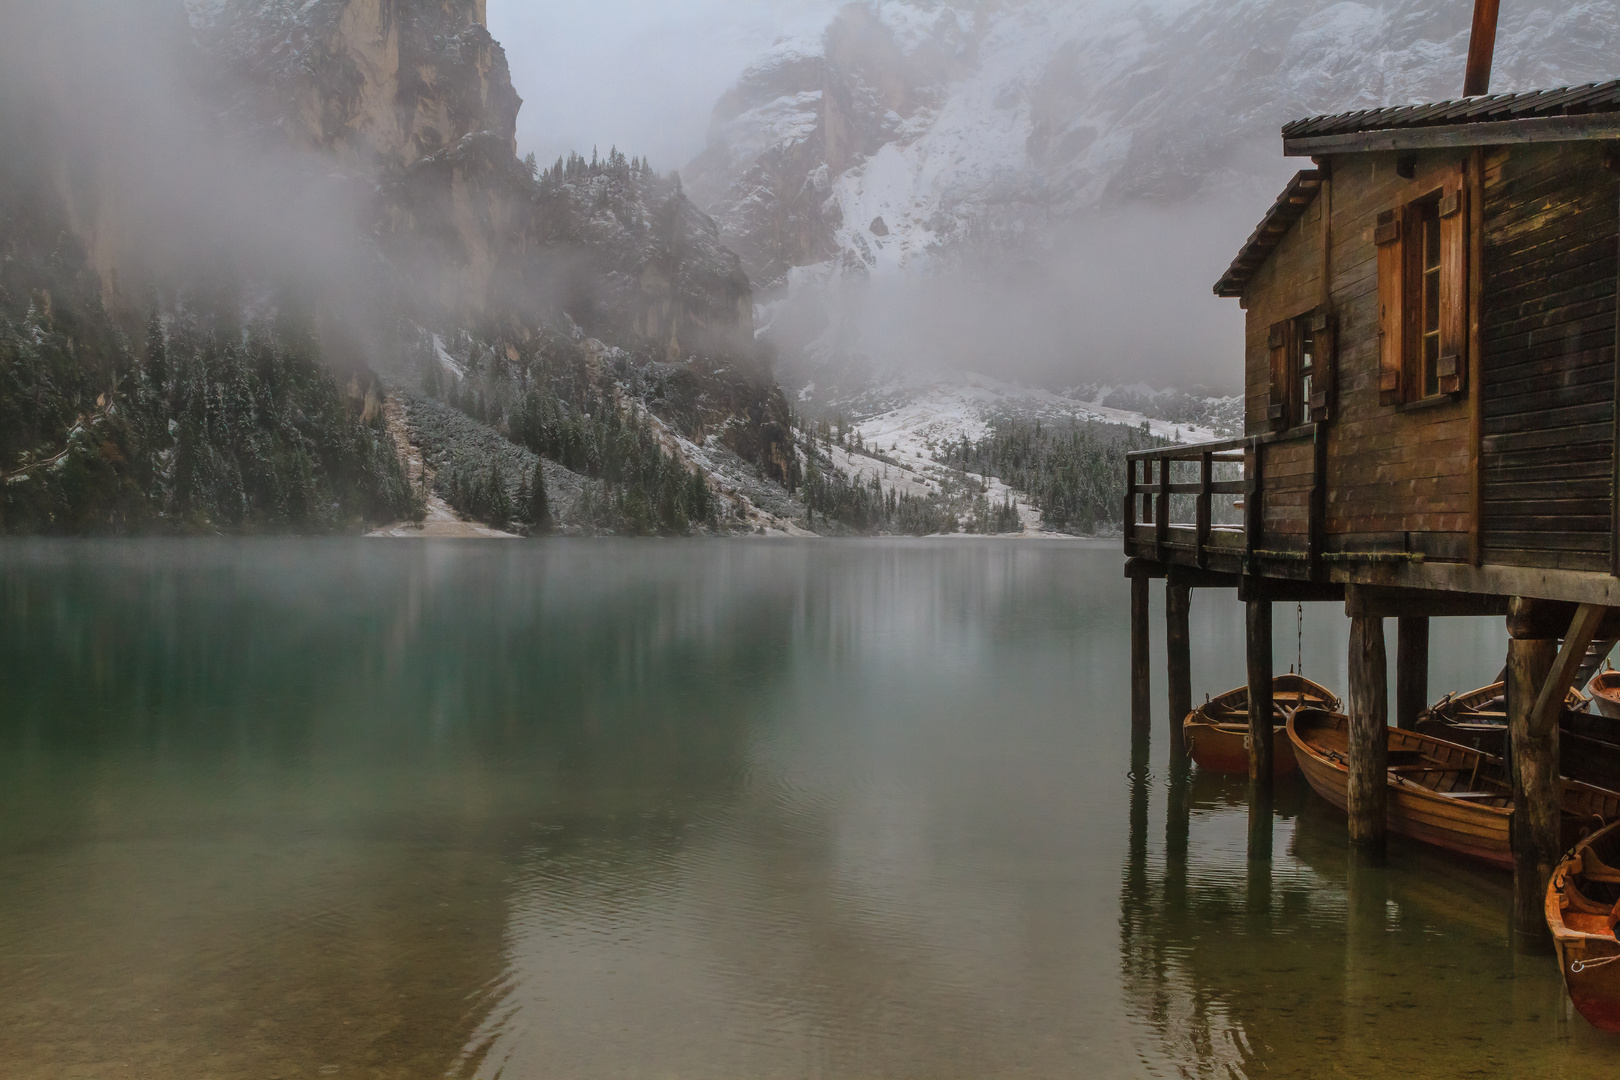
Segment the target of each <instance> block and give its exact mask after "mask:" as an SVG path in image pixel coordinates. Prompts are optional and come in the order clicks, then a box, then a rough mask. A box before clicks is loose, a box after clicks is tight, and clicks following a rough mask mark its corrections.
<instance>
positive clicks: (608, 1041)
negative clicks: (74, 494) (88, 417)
mask: <svg viewBox="0 0 1620 1080" xmlns="http://www.w3.org/2000/svg"><path fill="white" fill-rule="evenodd" d="M1121 567H1122V557H1121V556H1120V554H1119V552H1118V548H1117V545H1116V544H1112V543H1101V542H1075V541H1052V542H1029V541H1006V540H979V541H973V540H964V539H952V540H923V541H898V540H880V541H808V542H797V541H767V540H754V541H691V542H685V541H641V542H638V541H557V542H530V543H517V542H513V543H497V542H477V541H465V542H456V541H446V542H427V541H347V540H339V541H275V540H265V541H224V540H220V541H174V542H153V543H133V542H132V543H97V542H59V543H48V544H47V543H7V544H4V545H0V1062H3V1063H4V1064H3V1066H0V1073H3V1074H4V1075H5V1076H6V1077H8V1078H10V1080H34V1078H46V1077H50V1078H61V1077H71V1078H87V1077H95V1078H100V1077H109V1078H110V1077H120V1078H123V1077H133V1078H145V1077H151V1078H169V1077H215V1078H229V1080H234V1078H248V1077H254V1078H269V1077H280V1078H284V1080H292V1078H295V1077H300V1078H301V1077H320V1076H337V1077H368V1078H405V1077H441V1076H447V1075H448V1076H454V1077H486V1078H493V1077H497V1076H501V1077H505V1078H507V1080H515V1078H527V1077H546V1078H573V1077H580V1078H594V1077H602V1078H609V1077H611V1078H626V1077H678V1078H687V1077H691V1078H715V1080H720V1078H736V1077H807V1076H816V1077H849V1078H856V1077H860V1078H869V1077H899V1076H907V1077H985V1076H1028V1077H1071V1076H1072V1077H1085V1078H1095V1077H1102V1078H1111V1077H1223V1078H1224V1077H1259V1076H1298V1077H1320V1076H1324V1075H1341V1076H1354V1077H1386V1076H1387V1077H1395V1076H1401V1077H1409V1076H1448V1077H1458V1076H1489V1077H1503V1076H1523V1077H1538V1078H1542V1077H1585V1076H1594V1077H1595V1076H1612V1074H1613V1068H1614V1061H1615V1060H1616V1059H1615V1054H1616V1050H1617V1048H1620V1043H1617V1042H1616V1041H1615V1040H1614V1039H1613V1038H1612V1037H1606V1036H1603V1035H1602V1034H1600V1033H1599V1032H1596V1031H1594V1030H1593V1029H1591V1028H1589V1027H1588V1026H1587V1025H1586V1024H1585V1022H1584V1021H1582V1020H1581V1019H1580V1018H1579V1017H1577V1016H1574V1015H1573V1013H1572V1012H1571V1010H1570V1008H1569V1006H1568V1004H1567V1001H1566V999H1565V997H1564V994H1563V990H1562V987H1561V985H1560V982H1559V976H1558V971H1557V969H1556V966H1555V964H1554V962H1553V961H1552V959H1551V958H1549V957H1542V956H1524V955H1518V954H1516V953H1515V952H1514V951H1513V950H1512V949H1511V948H1510V945H1509V933H1508V912H1509V889H1508V878H1507V876H1506V875H1505V874H1501V873H1497V872H1495V871H1490V870H1481V869H1476V868H1474V867H1472V866H1470V865H1468V864H1466V863H1462V862H1459V861H1456V860H1454V859H1452V858H1449V857H1447V856H1444V855H1441V854H1438V853H1433V852H1430V851H1427V850H1425V849H1422V848H1419V847H1415V846H1413V845H1411V844H1408V843H1405V842H1403V841H1402V840H1401V839H1399V838H1396V837H1392V838H1391V840H1390V843H1391V853H1390V858H1389V863H1388V866H1387V867H1385V868H1381V869H1372V868H1367V867H1364V866H1358V865H1354V864H1352V862H1351V861H1350V860H1349V858H1348V856H1347V853H1346V849H1345V843H1344V822H1343V819H1342V818H1341V817H1340V816H1339V815H1337V814H1336V813H1335V812H1334V811H1333V810H1332V809H1331V808H1329V807H1327V806H1326V805H1325V804H1324V803H1322V802H1321V801H1320V800H1318V799H1317V798H1316V797H1315V796H1314V795H1312V794H1311V793H1310V792H1309V791H1308V789H1306V788H1304V786H1303V783H1302V782H1299V783H1296V782H1294V781H1293V780H1288V781H1285V782H1283V783H1282V784H1280V785H1279V789H1278V794H1277V801H1276V814H1275V817H1274V819H1273V823H1272V825H1273V827H1272V830H1271V835H1270V841H1271V857H1270V858H1269V860H1267V859H1263V858H1262V859H1251V858H1250V857H1249V826H1248V814H1247V807H1246V802H1245V793H1244V784H1243V783H1242V781H1240V780H1229V779H1225V778H1220V777H1212V776H1205V775H1200V774H1198V773H1197V772H1196V770H1193V771H1189V770H1187V769H1185V768H1182V767H1178V766H1177V765H1176V764H1175V763H1173V762H1172V761H1171V759H1170V753H1169V749H1168V740H1167V738H1166V730H1167V724H1168V720H1167V718H1166V717H1165V715H1164V712H1165V703H1164V688H1163V685H1162V676H1163V651H1162V639H1161V638H1160V636H1159V634H1160V632H1161V631H1162V619H1156V625H1155V627H1154V631H1155V649H1156V651H1155V654H1154V663H1155V679H1156V693H1157V695H1158V696H1157V700H1156V709H1157V713H1156V716H1155V722H1154V730H1153V743H1152V746H1151V749H1146V748H1143V747H1141V746H1138V747H1136V748H1135V749H1136V750H1137V753H1136V754H1135V755H1134V756H1133V747H1132V739H1131V730H1130V721H1129V685H1128V675H1129V664H1128V661H1129V638H1128V610H1129V608H1128V582H1126V580H1125V579H1124V578H1123V577H1122V576H1121ZM1156 589H1157V586H1156ZM1154 602H1155V611H1156V612H1162V610H1163V605H1162V594H1160V593H1158V592H1157V591H1156V592H1155V595H1154ZM1275 623H1276V633H1277V650H1276V655H1277V669H1278V670H1279V671H1282V670H1286V669H1287V668H1288V666H1289V665H1291V664H1296V663H1298V664H1300V665H1301V666H1302V668H1303V671H1304V673H1305V674H1306V675H1308V676H1311V677H1313V678H1315V679H1317V680H1318V681H1321V682H1325V683H1327V684H1328V685H1330V686H1332V687H1334V688H1335V689H1337V690H1338V691H1339V692H1341V693H1342V692H1343V690H1344V687H1345V666H1346V660H1345V642H1346V638H1347V633H1348V620H1347V619H1345V618H1344V615H1343V610H1342V607H1336V606H1334V605H1327V604H1319V605H1309V606H1307V607H1306V609H1305V610H1304V612H1303V622H1302V624H1301V623H1299V622H1297V621H1296V611H1295V609H1294V608H1293V607H1292V606H1291V605H1290V606H1287V607H1285V606H1283V605H1278V606H1277V609H1276V619H1275ZM1192 631H1193V675H1194V692H1195V696H1196V697H1197V698H1198V700H1203V695H1204V694H1206V693H1209V694H1213V693H1217V692H1220V691H1223V690H1226V689H1228V688H1230V687H1232V686H1234V685H1237V684H1239V683H1241V682H1242V681H1244V662H1243V612H1242V609H1241V607H1240V606H1239V605H1238V603H1237V601H1236V599H1235V597H1233V596H1232V595H1231V594H1230V593H1220V592H1211V591H1198V592H1195V593H1194V595H1193V609H1192ZM1389 636H1390V642H1391V647H1392V649H1393V636H1394V635H1393V627H1391V633H1390V635H1389ZM1505 644H1506V635H1505V632H1504V631H1503V629H1502V626H1501V622H1500V620H1460V619H1459V620H1436V623H1435V629H1434V639H1433V653H1434V659H1433V663H1432V665H1431V696H1438V695H1439V694H1440V693H1443V692H1444V691H1445V690H1450V689H1466V688H1471V687H1473V686H1476V685H1479V684H1481V683H1484V682H1487V681H1489V680H1491V679H1492V678H1494V677H1495V674H1496V671H1497V669H1498V668H1499V667H1500V666H1501V657H1502V655H1503V652H1504V649H1505ZM1392 681H1393V680H1392ZM1262 836H1263V834H1262ZM1263 846H1264V845H1263V843H1262V844H1261V847H1262V848H1263Z"/></svg>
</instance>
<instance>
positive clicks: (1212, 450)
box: [1123, 438, 1260, 568]
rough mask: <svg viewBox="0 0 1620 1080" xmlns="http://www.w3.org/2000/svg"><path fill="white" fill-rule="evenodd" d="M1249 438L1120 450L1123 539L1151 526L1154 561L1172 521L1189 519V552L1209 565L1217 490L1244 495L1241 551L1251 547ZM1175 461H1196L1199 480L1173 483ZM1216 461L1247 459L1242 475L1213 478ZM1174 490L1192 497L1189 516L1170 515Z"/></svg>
mask: <svg viewBox="0 0 1620 1080" xmlns="http://www.w3.org/2000/svg"><path fill="white" fill-rule="evenodd" d="M1255 449H1256V440H1255V439H1253V438H1237V439H1222V440H1219V441H1217V442H1206V443H1189V444H1183V445H1179V446H1165V447H1160V448H1158V449H1155V450H1136V451H1132V452H1131V453H1128V454H1126V455H1125V515H1124V518H1123V521H1124V524H1125V539H1126V542H1127V544H1128V543H1129V542H1130V540H1131V539H1132V537H1133V536H1135V535H1136V531H1137V527H1138V526H1141V525H1152V526H1153V547H1154V558H1155V560H1156V561H1159V562H1163V561H1164V556H1165V545H1166V544H1167V543H1168V542H1169V538H1170V528H1171V525H1172V524H1175V525H1177V526H1178V527H1186V526H1188V525H1190V526H1191V527H1192V529H1193V537H1194V540H1193V543H1194V552H1195V555H1194V558H1195V560H1196V562H1197V565H1198V566H1199V567H1201V568H1202V567H1207V566H1208V565H1209V540H1210V533H1211V531H1212V529H1213V528H1214V526H1213V522H1212V513H1211V510H1212V503H1211V500H1212V499H1213V497H1214V496H1216V495H1242V496H1244V499H1245V502H1244V507H1243V511H1244V527H1243V531H1244V535H1245V544H1244V547H1245V549H1246V550H1245V554H1250V553H1252V552H1251V551H1250V550H1248V549H1251V548H1252V546H1253V545H1252V543H1250V542H1249V541H1250V540H1251V539H1252V538H1253V537H1255V536H1258V535H1259V525H1260V517H1259V510H1260V500H1259V498H1258V497H1257V485H1258V481H1259V478H1258V477H1257V476H1256V475H1254V474H1255V473H1256V472H1257V471H1258V470H1257V469H1256V467H1255V466H1256V465H1257V464H1258V462H1259V460H1260V459H1259V455H1258V454H1256V453H1255ZM1178 461H1189V462H1197V463H1198V480H1197V481H1196V482H1193V483H1186V482H1183V483H1175V482H1173V481H1172V480H1171V476H1170V473H1171V467H1172V466H1173V465H1174V464H1175V463H1176V462H1178ZM1220 462H1238V463H1240V464H1241V463H1244V462H1248V465H1247V467H1246V468H1245V470H1244V472H1245V476H1244V478H1243V479H1241V480H1217V479H1215V466H1216V464H1217V463H1220ZM1174 495H1191V496H1192V497H1193V521H1191V522H1175V523H1172V522H1171V520H1170V500H1171V497H1172V496H1174Z"/></svg>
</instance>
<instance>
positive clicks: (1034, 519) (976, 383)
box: [826, 374, 1222, 532]
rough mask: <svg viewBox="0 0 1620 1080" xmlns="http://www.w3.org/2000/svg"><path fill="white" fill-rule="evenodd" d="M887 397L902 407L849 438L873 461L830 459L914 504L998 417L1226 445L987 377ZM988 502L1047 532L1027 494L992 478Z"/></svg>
mask: <svg viewBox="0 0 1620 1080" xmlns="http://www.w3.org/2000/svg"><path fill="white" fill-rule="evenodd" d="M878 393H879V394H882V393H883V392H882V391H879V392H878ZM887 393H888V396H891V397H893V398H895V399H897V403H896V404H895V405H893V406H892V407H890V408H885V409H881V410H879V411H875V412H872V413H869V414H867V415H864V416H860V417H858V418H857V419H854V420H852V421H850V422H849V430H850V431H851V432H854V433H857V434H858V435H859V436H860V439H859V443H860V445H861V446H863V447H864V448H865V449H866V450H867V451H868V453H861V452H858V451H852V450H845V449H843V448H842V447H840V446H838V445H837V444H834V445H831V446H829V447H827V448H826V452H827V453H828V454H829V455H830V456H831V458H832V462H833V464H834V465H835V466H836V467H838V468H840V469H842V470H844V471H845V472H846V473H847V474H849V476H850V478H851V479H852V480H857V481H859V482H861V483H870V482H871V481H872V480H873V479H874V478H876V479H877V480H878V482H879V483H880V484H881V485H882V486H883V488H884V490H885V491H887V490H894V491H896V492H900V493H903V494H909V495H914V496H916V495H929V494H937V493H940V492H941V491H942V490H943V488H942V484H941V480H942V479H943V478H944V477H945V476H946V475H947V474H948V473H953V470H950V469H947V467H946V466H944V465H941V464H939V463H938V462H936V461H935V460H934V455H935V453H936V452H937V451H938V450H939V448H941V447H943V446H945V445H947V444H950V443H957V442H960V441H961V440H962V439H963V438H966V439H968V440H969V441H976V440H978V439H982V438H984V437H985V436H987V435H989V434H990V432H991V425H992V421H993V420H995V419H996V418H998V417H1000V418H1013V419H1017V420H1020V421H1023V422H1025V423H1032V422H1034V421H1036V420H1039V421H1040V422H1041V423H1042V424H1043V425H1045V426H1047V427H1057V428H1059V429H1061V428H1063V427H1064V426H1066V425H1068V424H1070V423H1083V422H1087V421H1094V422H1100V423H1108V424H1124V425H1127V426H1130V427H1134V428H1140V427H1144V426H1145V427H1146V428H1147V429H1148V430H1149V431H1151V432H1152V433H1153V434H1155V435H1158V436H1161V437H1163V438H1167V439H1171V440H1174V441H1177V442H1201V441H1205V440H1209V439H1215V438H1220V437H1221V434H1222V433H1220V432H1217V431H1215V430H1213V429H1211V428H1207V427H1199V426H1196V425H1188V424H1178V423H1175V422H1173V421H1167V420H1161V419H1155V418H1152V417H1149V416H1146V415H1144V414H1142V413H1140V412H1134V411H1131V410H1126V409H1118V408H1110V407H1108V406H1105V405H1101V404H1098V403H1097V402H1096V401H1090V400H1081V399H1078V398H1075V397H1067V396H1064V395H1062V394H1055V393H1052V392H1051V391H1048V390H1042V389H1039V388H1031V387H1022V386H1016V385H1013V384H1011V383H1004V382H1001V381H998V380H996V379H992V378H989V377H987V376H983V375H972V374H969V375H963V376H960V377H955V378H951V379H945V380H940V381H937V382H935V383H933V384H931V385H928V386H911V387H890V388H888V390H887ZM851 443H852V444H853V443H854V440H853V439H852V440H851ZM874 455H881V456H882V458H887V459H889V460H887V461H885V460H882V458H879V457H877V456H874ZM985 494H986V497H987V498H988V499H989V500H990V501H991V502H992V503H998V504H999V503H1001V502H1003V501H1005V500H1013V501H1015V502H1017V503H1018V509H1019V515H1020V517H1021V518H1022V519H1023V521H1024V528H1025V531H1026V532H1033V531H1035V530H1037V529H1039V528H1040V514H1039V512H1037V511H1035V510H1033V509H1031V508H1030V507H1028V506H1027V505H1025V504H1024V503H1025V496H1024V493H1022V492H1019V491H1016V490H1014V489H1012V488H1009V487H1008V486H1007V485H1005V484H1003V483H1002V482H1001V481H1000V480H997V479H995V478H994V477H992V478H990V479H989V480H988V481H987V489H986V492H985Z"/></svg>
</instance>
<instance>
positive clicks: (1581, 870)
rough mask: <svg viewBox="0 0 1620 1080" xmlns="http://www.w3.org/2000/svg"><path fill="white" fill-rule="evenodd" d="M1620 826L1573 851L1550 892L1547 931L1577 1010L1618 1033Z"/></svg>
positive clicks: (1600, 832) (1599, 833) (1560, 867)
mask: <svg viewBox="0 0 1620 1080" xmlns="http://www.w3.org/2000/svg"><path fill="white" fill-rule="evenodd" d="M1617 921H1620V822H1616V823H1615V824H1612V825H1610V826H1608V827H1607V828H1604V829H1599V830H1598V831H1597V832H1595V833H1593V834H1592V835H1591V836H1588V837H1587V838H1586V839H1584V840H1582V841H1581V842H1580V843H1578V844H1576V845H1575V850H1574V851H1572V852H1570V853H1569V854H1568V855H1567V856H1565V857H1564V861H1563V862H1561V863H1559V864H1558V868H1557V869H1556V870H1554V871H1553V876H1552V882H1551V883H1550V884H1549V885H1548V886H1547V927H1548V929H1550V930H1551V931H1552V935H1553V942H1554V944H1555V945H1556V946H1557V949H1558V967H1559V969H1560V970H1561V971H1563V973H1564V988H1565V989H1566V990H1568V991H1569V997H1570V1000H1571V1001H1573V1002H1574V1003H1575V1009H1576V1011H1578V1012H1579V1013H1580V1014H1581V1015H1582V1016H1584V1017H1586V1019H1587V1021H1588V1022H1589V1023H1591V1024H1592V1026H1593V1027H1599V1028H1602V1029H1603V1030H1604V1031H1616V1032H1620V941H1616V940H1615V923H1616V922H1617Z"/></svg>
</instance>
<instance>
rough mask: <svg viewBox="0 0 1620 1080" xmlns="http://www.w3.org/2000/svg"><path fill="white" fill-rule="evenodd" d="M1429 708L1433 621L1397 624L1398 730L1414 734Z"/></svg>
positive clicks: (1410, 618) (1408, 618) (1422, 618)
mask: <svg viewBox="0 0 1620 1080" xmlns="http://www.w3.org/2000/svg"><path fill="white" fill-rule="evenodd" d="M1428 706H1429V617H1428V616H1427V615H1403V616H1401V617H1400V618H1399V619H1397V620H1396V636H1395V726H1396V727H1400V728H1405V729H1407V730H1408V731H1410V730H1411V729H1412V728H1414V727H1416V726H1417V718H1418V714H1419V713H1421V712H1422V711H1423V710H1424V709H1426V708H1428Z"/></svg>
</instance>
